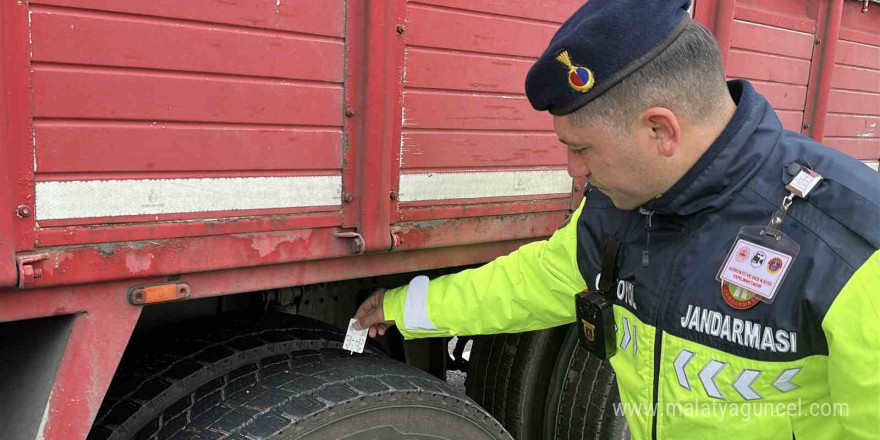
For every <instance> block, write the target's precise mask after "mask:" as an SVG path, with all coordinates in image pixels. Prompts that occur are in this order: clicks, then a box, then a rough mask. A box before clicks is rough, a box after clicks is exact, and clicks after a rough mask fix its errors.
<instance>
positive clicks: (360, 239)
mask: <svg viewBox="0 0 880 440" xmlns="http://www.w3.org/2000/svg"><path fill="white" fill-rule="evenodd" d="M333 235H334V236H336V238H350V239H352V242H351V251H352V252H353V253H355V254H362V253H364V251H365V250H366V249H367V242H365V241H364V236H363V235H361V234H358V233H357V232H337V233H335V234H333Z"/></svg>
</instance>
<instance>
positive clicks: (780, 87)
mask: <svg viewBox="0 0 880 440" xmlns="http://www.w3.org/2000/svg"><path fill="white" fill-rule="evenodd" d="M752 85H753V86H755V90H757V91H758V93H760V94H762V95H764V97H765V98H767V101H768V102H770V105H772V106H773V108H774V109H776V110H777V111H778V110H794V111H798V112H802V111H803V110H804V103H805V102H806V99H807V87H806V86H799V85H793V84H782V83H771V82H765V81H752ZM796 131H797V130H796Z"/></svg>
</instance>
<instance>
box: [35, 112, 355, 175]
mask: <svg viewBox="0 0 880 440" xmlns="http://www.w3.org/2000/svg"><path fill="white" fill-rule="evenodd" d="M34 125H35V130H36V135H37V138H38V139H39V140H40V141H39V143H38V144H37V168H38V169H39V171H40V172H41V173H83V172H153V171H156V170H163V171H214V170H241V171H253V170H267V171H268V170H282V169H285V170H311V169H318V170H321V169H323V170H329V169H339V168H340V164H341V163H342V133H341V131H340V130H338V129H330V128H299V127H290V126H266V125H250V126H246V125H240V124H235V125H230V124H204V123H165V122H162V123H150V122H104V121H101V122H81V121H57V120H52V121H38V122H36V123H35V124H34ZM309 174H312V173H309ZM273 175H275V174H273ZM53 180H54V177H53Z"/></svg>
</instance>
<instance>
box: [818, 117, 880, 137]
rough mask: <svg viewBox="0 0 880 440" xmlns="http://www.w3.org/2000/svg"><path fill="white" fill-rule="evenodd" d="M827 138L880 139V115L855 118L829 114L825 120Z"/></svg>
mask: <svg viewBox="0 0 880 440" xmlns="http://www.w3.org/2000/svg"><path fill="white" fill-rule="evenodd" d="M825 136H850V137H868V138H870V137H876V138H880V115H875V116H855V115H837V114H834V113H829V114H828V118H827V119H826V120H825Z"/></svg>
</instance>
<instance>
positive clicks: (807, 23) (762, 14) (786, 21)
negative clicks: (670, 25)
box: [703, 0, 816, 34]
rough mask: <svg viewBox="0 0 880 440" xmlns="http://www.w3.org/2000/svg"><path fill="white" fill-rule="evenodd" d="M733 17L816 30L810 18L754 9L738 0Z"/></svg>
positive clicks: (809, 30)
mask: <svg viewBox="0 0 880 440" xmlns="http://www.w3.org/2000/svg"><path fill="white" fill-rule="evenodd" d="M703 1H705V0H703ZM734 17H735V18H736V19H738V20H744V21H749V22H753V23H762V24H766V25H768V26H775V27H780V28H784V29H791V30H795V31H800V32H806V33H808V34H813V33H815V32H816V22H815V21H814V20H812V19H810V18H807V17H793V16H789V15H782V14H777V13H774V12H770V11H766V10H761V9H755V8H751V7H747V6H743V5H742V3H740V2H737V5H736V10H735V12H734Z"/></svg>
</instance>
